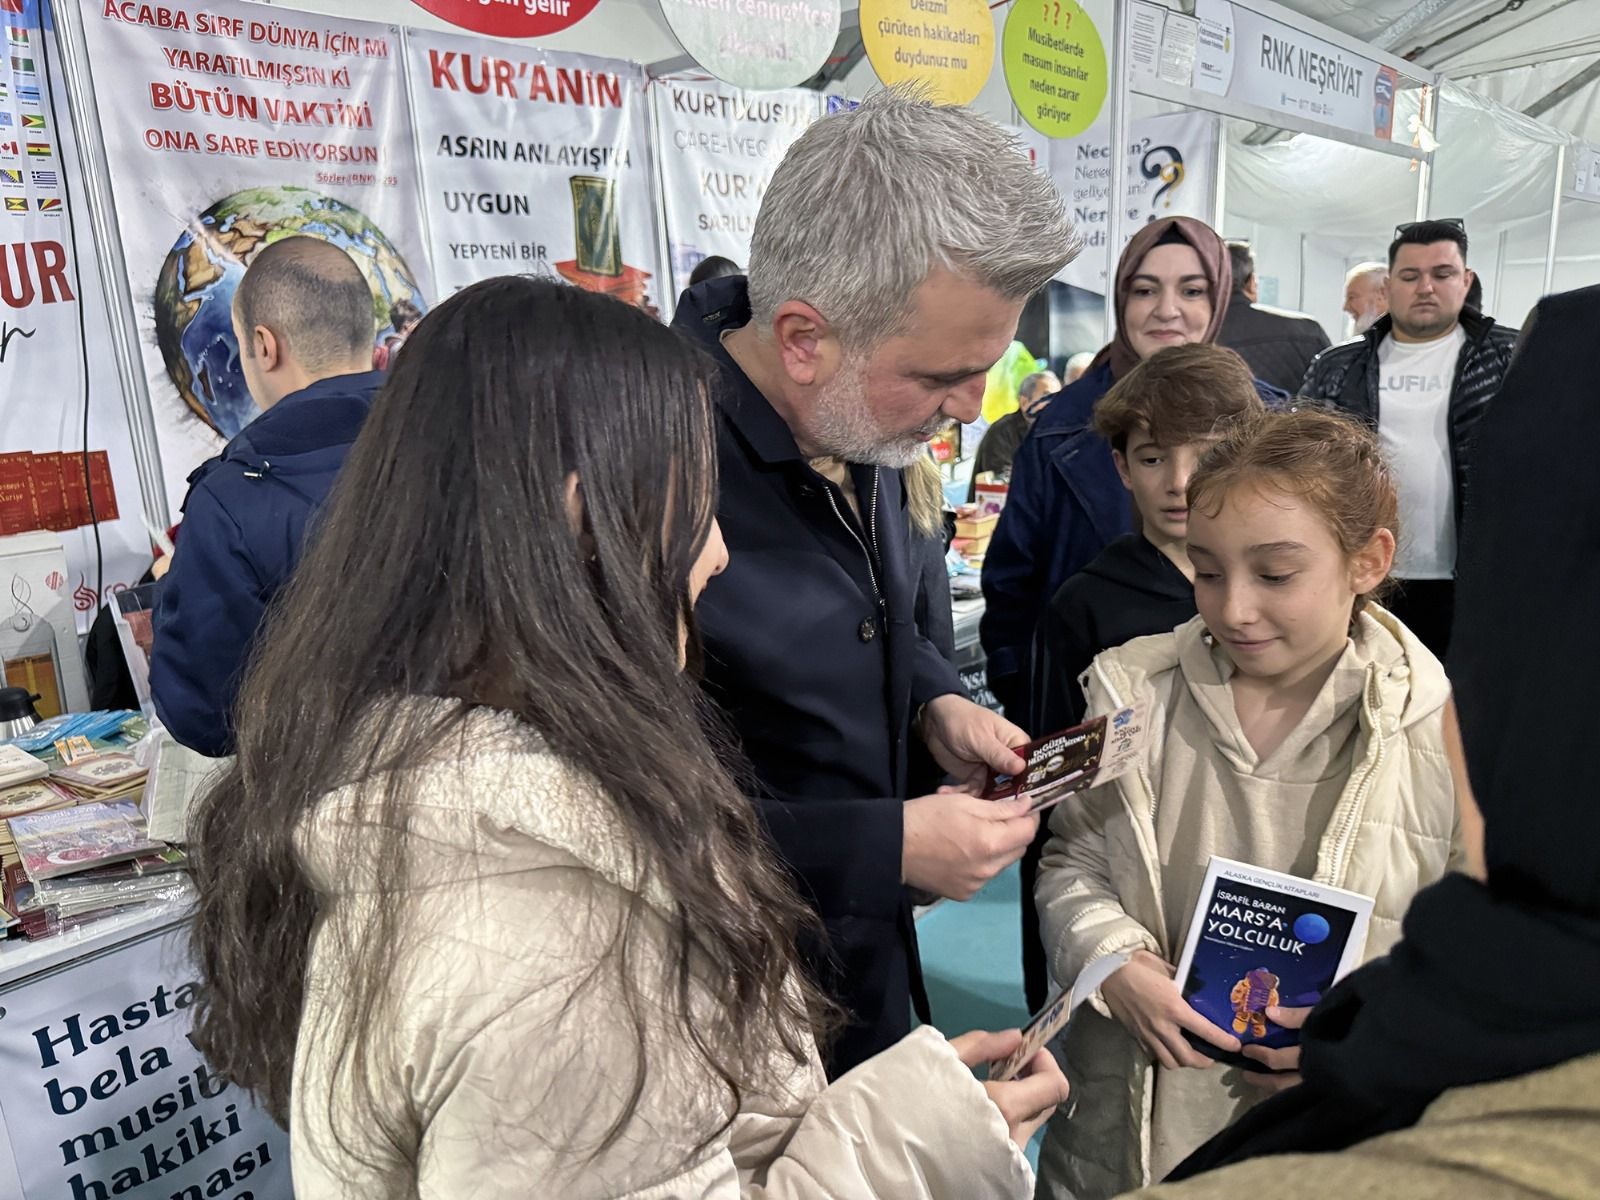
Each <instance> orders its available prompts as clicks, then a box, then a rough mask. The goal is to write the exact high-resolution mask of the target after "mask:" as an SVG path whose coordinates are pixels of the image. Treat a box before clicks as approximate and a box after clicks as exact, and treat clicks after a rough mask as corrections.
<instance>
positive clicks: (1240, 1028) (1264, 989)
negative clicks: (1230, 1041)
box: [1228, 967, 1278, 1038]
mask: <svg viewBox="0 0 1600 1200" xmlns="http://www.w3.org/2000/svg"><path fill="white" fill-rule="evenodd" d="M1228 999H1229V1001H1230V1002H1231V1003H1232V1005H1233V1031H1234V1033H1236V1034H1238V1035H1239V1036H1240V1037H1243V1036H1244V1035H1245V1031H1246V1030H1248V1031H1249V1032H1250V1034H1251V1036H1253V1037H1257V1038H1264V1037H1266V1036H1267V1009H1268V1008H1270V1007H1272V1006H1273V1005H1275V1004H1277V1003H1278V977H1277V976H1276V975H1274V974H1273V973H1272V972H1271V971H1268V970H1267V969H1266V968H1264V967H1256V968H1255V969H1254V970H1252V971H1250V972H1249V973H1248V974H1246V975H1245V977H1244V978H1243V979H1241V980H1239V982H1238V983H1236V984H1234V985H1233V991H1232V992H1231V993H1230V994H1229V996H1228Z"/></svg>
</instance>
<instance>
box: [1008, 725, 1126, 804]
mask: <svg viewBox="0 0 1600 1200" xmlns="http://www.w3.org/2000/svg"><path fill="white" fill-rule="evenodd" d="M1149 724H1150V722H1149V721H1148V720H1147V719H1146V714H1145V713H1144V712H1143V711H1142V710H1140V709H1139V708H1137V707H1131V708H1120V709H1118V710H1117V711H1116V712H1114V713H1110V714H1108V715H1107V716H1103V717H1096V718H1095V719H1094V720H1092V721H1085V722H1084V723H1083V724H1082V725H1075V726H1073V727H1072V728H1071V729H1063V730H1062V731H1061V732H1060V733H1055V734H1051V735H1050V736H1049V737H1047V738H1040V739H1039V740H1038V741H1036V742H1030V743H1028V744H1027V745H1026V746H1023V747H1021V748H1020V749H1019V750H1018V751H1017V753H1018V754H1020V755H1022V757H1023V758H1025V759H1027V760H1028V765H1027V767H1026V768H1025V769H1024V770H1023V772H1022V773H1021V774H1020V775H997V774H991V775H990V776H989V785H988V787H986V788H985V789H984V791H983V798H984V799H985V800H1010V799H1011V798H1012V797H1016V796H1026V797H1027V798H1028V799H1030V800H1032V801H1033V811H1034V812H1039V811H1040V810H1042V809H1046V808H1050V807H1051V806H1052V805H1056V804H1059V803H1061V801H1063V800H1065V799H1066V798H1067V797H1068V796H1070V795H1072V794H1073V793H1075V792H1081V791H1083V790H1084V789H1085V788H1091V787H1098V786H1099V785H1100V784H1102V783H1106V782H1108V781H1110V780H1112V779H1115V778H1116V777H1117V776H1118V775H1121V774H1122V773H1123V772H1125V771H1127V770H1128V769H1129V768H1130V767H1132V766H1133V765H1134V764H1135V763H1137V762H1138V761H1139V755H1140V754H1141V753H1142V752H1143V750H1144V743H1145V731H1146V729H1147V728H1148V727H1149Z"/></svg>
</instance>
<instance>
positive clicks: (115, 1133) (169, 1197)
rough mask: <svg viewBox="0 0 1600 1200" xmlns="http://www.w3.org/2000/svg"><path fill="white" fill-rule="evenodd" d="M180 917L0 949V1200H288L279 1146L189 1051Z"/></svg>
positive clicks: (267, 1122) (119, 919)
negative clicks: (3, 1199)
mask: <svg viewBox="0 0 1600 1200" xmlns="http://www.w3.org/2000/svg"><path fill="white" fill-rule="evenodd" d="M198 975H199V973H198V971H197V970H196V969H195V967H194V966H193V964H192V963H191V961H190V958H189V939H188V911H187V909H186V908H185V907H183V906H176V905H167V906H157V907H154V908H146V909H143V910H140V911H137V912H131V913H128V914H126V915H123V916H115V917H109V918H106V919H105V920H102V921H98V922H95V923H94V924H93V925H90V926H87V927H84V928H82V929H79V930H74V931H70V932H67V933H63V934H60V935H58V936H56V937H52V938H47V939H44V940H42V941H37V942H13V943H7V944H5V945H3V946H0V1196H5V1197H7V1198H8V1200H10V1198H12V1197H15V1198H17V1200H86V1198H87V1200H106V1198H107V1197H111V1196H116V1197H119V1198H120V1200H158V1198H159V1200H202V1198H205V1200H211V1198H214V1197H215V1198H221V1200H292V1197H293V1191H292V1188H291V1186H290V1181H289V1138H288V1135H287V1134H286V1133H285V1132H284V1131H283V1130H282V1129H280V1128H278V1126H277V1125H276V1124H274V1123H273V1121H272V1120H271V1119H270V1118H269V1117H267V1115H266V1114H265V1113H263V1112H261V1111H260V1110H259V1109H257V1108H256V1107H255V1105H254V1104H253V1102H252V1101H251V1099H250V1097H249V1096H248V1094H247V1093H245V1092H244V1091H242V1090H241V1089H239V1088H237V1087H234V1086H233V1085H231V1084H229V1083H228V1082H227V1081H225V1080H223V1079H220V1078H218V1077H217V1076H216V1075H215V1074H214V1073H213V1072H212V1071H211V1068H210V1067H209V1066H208V1065H207V1064H206V1063H205V1061H204V1060H203V1059H202V1058H201V1057H200V1053H199V1051H197V1050H196V1049H195V1048H194V1046H193V1045H192V1044H191V1043H190V1042H189V1039H188V1034H189V1031H190V1029H191V1028H192V1021H193V1007H192V1006H193V1004H194V1000H195V995H196V991H197V980H198Z"/></svg>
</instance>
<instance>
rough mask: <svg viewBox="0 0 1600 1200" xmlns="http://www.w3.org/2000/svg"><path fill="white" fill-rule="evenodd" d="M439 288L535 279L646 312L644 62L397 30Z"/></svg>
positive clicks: (650, 221)
mask: <svg viewBox="0 0 1600 1200" xmlns="http://www.w3.org/2000/svg"><path fill="white" fill-rule="evenodd" d="M406 42H407V53H408V54H409V56H410V70H411V86H412V92H413V94H414V95H415V97H416V112H417V118H416V119H417V137H418V140H419V144H420V145H421V147H422V179H423V185H424V187H425V188H426V192H427V204H428V228H429V235H430V238H431V240H432V244H433V258H434V263H435V265H436V266H437V268H438V272H439V287H440V291H441V294H442V293H445V292H449V291H454V290H456V289H459V288H463V287H465V286H467V285H468V284H469V283H475V282H477V281H478V280H480V279H487V278H489V277H491V276H495V275H543V276H547V277H550V278H555V279H565V280H566V281H567V282H569V283H574V284H577V285H578V286H579V287H584V288H587V289H589V290H590V291H596V292H605V293H607V294H608V295H613V296H616V297H617V298H619V299H621V300H625V301H626V302H628V303H630V304H636V305H639V306H641V307H645V308H650V309H655V308H656V307H657V306H658V305H659V304H660V301H661V298H662V289H663V287H664V286H665V283H666V281H664V280H662V279H661V277H660V267H659V263H658V262H657V259H658V258H659V257H660V255H659V252H658V242H657V240H656V224H655V198H654V195H653V190H652V182H651V157H650V121H649V112H650V110H649V108H648V107H647V106H646V103H645V97H644V84H645V77H644V70H643V68H641V67H639V66H637V65H635V64H632V63H624V62H617V61H614V60H612V59H605V58H590V57H588V56H585V55H580V54H560V53H555V52H553V51H552V52H546V51H541V50H539V49H537V48H536V47H532V46H528V47H522V46H510V45H506V44H505V43H502V42H490V41H485V40H483V39H478V38H467V37H457V36H455V35H453V34H443V33H425V32H421V31H415V30H414V31H411V32H409V33H408V34H407V37H406Z"/></svg>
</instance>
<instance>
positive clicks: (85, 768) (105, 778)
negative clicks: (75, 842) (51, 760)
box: [50, 753, 147, 801]
mask: <svg viewBox="0 0 1600 1200" xmlns="http://www.w3.org/2000/svg"><path fill="white" fill-rule="evenodd" d="M146 774H147V772H146V770H145V768H144V767H141V766H140V765H139V764H138V763H137V762H135V761H134V758H133V755H131V754H122V753H111V754H98V755H96V756H95V757H93V758H89V759H84V760H83V761H81V762H76V763H73V764H72V765H71V766H63V767H57V768H56V769H55V770H53V771H51V772H50V782H51V783H53V784H55V785H56V786H57V787H58V788H60V789H61V790H63V791H66V792H68V793H70V794H72V795H73V796H76V797H77V798H78V799H79V800H80V801H93V800H99V801H111V800H122V799H125V798H127V797H135V798H137V797H138V796H139V794H140V793H141V792H143V791H144V777H145V775H146Z"/></svg>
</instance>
